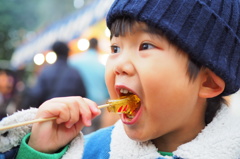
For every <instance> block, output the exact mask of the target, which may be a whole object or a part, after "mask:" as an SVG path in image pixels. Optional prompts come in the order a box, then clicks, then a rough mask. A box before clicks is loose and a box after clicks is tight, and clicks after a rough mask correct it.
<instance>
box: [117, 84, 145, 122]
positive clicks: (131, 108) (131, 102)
mask: <svg viewBox="0 0 240 159" xmlns="http://www.w3.org/2000/svg"><path fill="white" fill-rule="evenodd" d="M120 95H121V97H120V98H124V99H128V100H127V102H126V103H127V105H125V106H124V107H123V108H122V109H123V110H122V111H121V113H122V114H124V118H125V119H127V120H128V121H131V120H132V119H134V118H135V116H136V115H137V113H138V111H139V109H140V106H141V102H140V98H139V97H138V96H137V95H135V94H133V93H132V92H131V91H129V90H127V89H123V88H122V89H120Z"/></svg>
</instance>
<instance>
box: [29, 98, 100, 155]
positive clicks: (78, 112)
mask: <svg viewBox="0 0 240 159" xmlns="http://www.w3.org/2000/svg"><path fill="white" fill-rule="evenodd" d="M99 114H100V110H99V109H98V108H97V104H96V103H94V102H93V101H90V100H89V99H86V98H81V97H63V98H53V99H51V100H48V101H46V102H45V103H43V104H42V105H41V106H40V107H39V111H38V113H37V118H49V117H58V118H57V119H56V120H52V121H48V122H43V123H36V124H34V125H33V128H32V134H31V136H30V139H29V142H28V144H29V146H31V147H32V148H34V149H35V150H37V151H40V152H45V153H53V152H56V151H57V150H59V149H60V148H62V147H64V146H65V145H67V144H68V143H69V142H70V141H71V140H72V139H73V138H74V137H76V136H77V135H78V134H79V132H80V130H81V129H82V128H83V127H84V126H91V120H92V119H93V118H94V117H96V116H97V115H99Z"/></svg>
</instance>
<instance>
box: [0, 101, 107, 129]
mask: <svg viewBox="0 0 240 159" xmlns="http://www.w3.org/2000/svg"><path fill="white" fill-rule="evenodd" d="M109 106H110V104H103V105H99V106H98V108H99V109H101V108H105V107H109ZM55 119H57V117H51V118H41V119H34V120H30V121H25V122H21V123H17V124H12V125H9V126H3V127H0V131H3V130H8V129H12V128H16V127H19V126H24V125H29V124H33V123H40V122H45V121H50V120H55Z"/></svg>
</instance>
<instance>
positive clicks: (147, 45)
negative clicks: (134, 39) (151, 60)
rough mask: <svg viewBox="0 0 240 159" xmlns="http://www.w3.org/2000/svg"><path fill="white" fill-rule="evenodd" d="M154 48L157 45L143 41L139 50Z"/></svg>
mask: <svg viewBox="0 0 240 159" xmlns="http://www.w3.org/2000/svg"><path fill="white" fill-rule="evenodd" d="M152 48H155V46H154V45H152V44H149V43H143V44H141V46H140V48H139V50H147V49H152Z"/></svg>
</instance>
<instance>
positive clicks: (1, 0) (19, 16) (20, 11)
mask: <svg viewBox="0 0 240 159" xmlns="http://www.w3.org/2000/svg"><path fill="white" fill-rule="evenodd" d="M75 10H76V9H75V8H74V6H73V0H72V1H69V0H0V21H1V22H0V60H9V59H10V58H11V56H12V53H13V51H14V49H15V48H16V47H17V46H19V45H20V44H21V43H22V42H23V41H24V40H28V39H29V38H31V37H32V36H34V35H35V34H36V32H39V31H40V30H41V29H44V28H45V27H47V26H49V25H50V24H52V23H54V22H55V21H58V20H60V19H61V18H63V17H66V16H68V15H69V14H70V13H72V12H74V11H75Z"/></svg>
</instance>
